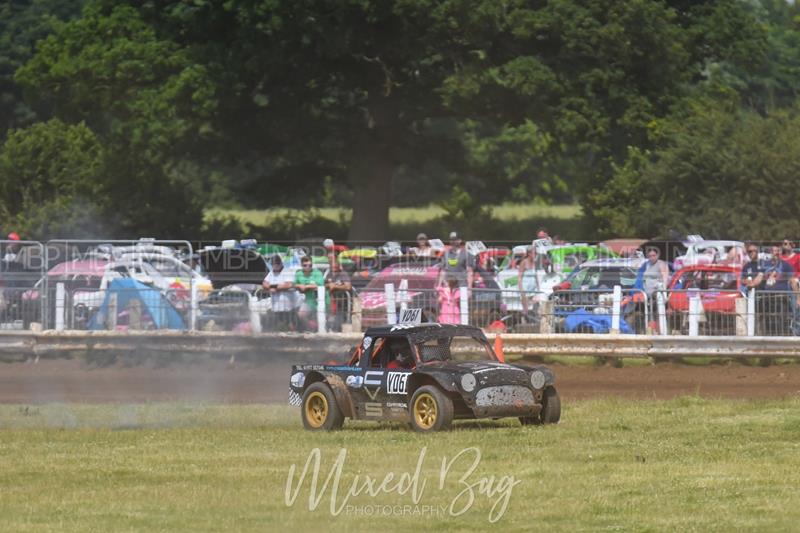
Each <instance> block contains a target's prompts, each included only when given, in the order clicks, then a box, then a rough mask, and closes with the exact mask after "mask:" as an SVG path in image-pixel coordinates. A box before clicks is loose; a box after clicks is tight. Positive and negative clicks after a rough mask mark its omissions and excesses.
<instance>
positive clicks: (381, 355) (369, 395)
mask: <svg viewBox="0 0 800 533" xmlns="http://www.w3.org/2000/svg"><path fill="white" fill-rule="evenodd" d="M501 358H502V357H501ZM501 358H498V356H497V355H496V354H495V353H494V351H493V350H492V347H491V346H490V344H489V342H488V341H487V339H486V336H485V335H484V334H483V331H481V330H480V329H479V328H476V327H472V326H457V325H449V324H448V325H446V324H431V323H427V324H418V325H412V324H398V325H393V326H380V327H374V328H370V329H368V330H367V331H366V333H365V334H364V338H363V340H362V342H361V344H360V345H359V346H357V347H356V348H355V349H354V350H353V353H352V356H351V358H350V360H349V362H348V363H347V364H343V365H321V364H304V365H295V366H293V367H292V375H291V380H290V386H291V390H290V393H289V403H291V404H292V405H299V406H300V407H301V416H302V419H303V425H304V426H305V428H306V429H310V430H332V429H338V428H340V427H341V426H342V424H343V423H344V419H345V418H346V417H349V418H353V419H360V420H396V421H403V422H410V423H411V425H412V427H413V428H414V429H415V430H417V431H422V432H427V431H438V430H443V429H447V428H448V427H450V424H451V422H452V421H453V419H456V418H459V419H464V418H502V417H511V416H513V417H519V419H520V421H521V422H522V424H554V423H556V422H558V420H559V418H560V417H561V403H560V400H559V397H558V393H557V392H556V389H555V386H554V383H555V378H554V375H553V372H552V371H551V370H550V369H549V368H547V367H544V366H539V365H535V366H525V365H512V364H507V363H504V362H503V361H502V360H501Z"/></svg>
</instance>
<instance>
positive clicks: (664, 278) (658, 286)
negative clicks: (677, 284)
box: [633, 246, 669, 330]
mask: <svg viewBox="0 0 800 533" xmlns="http://www.w3.org/2000/svg"><path fill="white" fill-rule="evenodd" d="M645 255H646V257H647V261H645V262H644V263H643V264H642V266H640V267H639V271H638V272H637V274H636V282H635V283H634V284H633V288H634V289H639V290H641V291H644V293H645V294H646V295H647V300H648V305H649V308H650V324H648V325H647V326H648V328H650V329H652V330H655V329H656V328H657V322H656V320H657V310H658V305H657V304H656V298H655V295H656V291H659V290H664V289H666V288H667V286H668V284H669V266H667V263H666V261H664V260H662V259H659V256H660V255H661V252H660V251H659V250H658V248H655V247H652V246H651V247H648V248H647V250H646V254H645Z"/></svg>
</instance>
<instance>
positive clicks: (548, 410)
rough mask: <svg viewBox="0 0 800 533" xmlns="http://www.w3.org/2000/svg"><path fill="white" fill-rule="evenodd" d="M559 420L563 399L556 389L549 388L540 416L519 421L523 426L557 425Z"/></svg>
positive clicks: (522, 418) (546, 390) (543, 396)
mask: <svg viewBox="0 0 800 533" xmlns="http://www.w3.org/2000/svg"><path fill="white" fill-rule="evenodd" d="M559 420H561V398H559V396H558V392H557V391H556V389H555V387H547V388H546V389H545V390H544V394H543V395H542V410H541V411H540V412H539V416H522V417H520V419H519V421H520V422H521V423H522V425H523V426H528V425H535V426H538V425H541V424H557V423H558V421H559Z"/></svg>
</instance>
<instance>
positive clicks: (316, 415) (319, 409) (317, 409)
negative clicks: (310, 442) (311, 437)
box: [306, 391, 328, 429]
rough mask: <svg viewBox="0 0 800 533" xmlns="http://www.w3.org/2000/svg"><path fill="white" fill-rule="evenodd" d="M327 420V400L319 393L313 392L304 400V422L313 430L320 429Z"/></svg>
mask: <svg viewBox="0 0 800 533" xmlns="http://www.w3.org/2000/svg"><path fill="white" fill-rule="evenodd" d="M327 419H328V399H327V398H325V395H324V394H322V393H321V392H319V391H314V392H312V393H311V394H309V395H308V398H306V420H308V425H310V426H311V427H313V428H315V429H316V428H319V427H322V424H324V423H325V421H326V420H327Z"/></svg>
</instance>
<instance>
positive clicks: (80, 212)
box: [0, 0, 800, 240]
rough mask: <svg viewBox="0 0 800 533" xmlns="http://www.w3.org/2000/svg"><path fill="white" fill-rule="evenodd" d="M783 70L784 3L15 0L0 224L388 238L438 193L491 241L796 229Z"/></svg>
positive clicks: (87, 230) (448, 210)
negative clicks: (254, 217)
mask: <svg viewBox="0 0 800 533" xmlns="http://www.w3.org/2000/svg"><path fill="white" fill-rule="evenodd" d="M799 88H800V9H798V7H797V6H796V5H795V4H794V2H788V1H786V0H761V1H759V0H748V1H743V0H742V1H740V0H717V1H692V0H687V1H651V0H596V1H592V2H584V1H572V0H553V1H521V0H471V1H467V0H460V1H456V0H442V1H429V0H382V1H378V0H342V1H339V2H328V1H321V0H319V1H317V0H226V1H222V0H218V1H213V0H184V1H174V0H173V1H166V0H163V1H156V0H146V1H140V0H135V1H134V0H132V1H124V0H114V1H111V0H8V1H6V2H3V3H2V4H0V142H1V143H2V144H0V225H2V227H3V228H7V230H8V231H10V230H14V231H17V232H19V233H20V234H22V235H23V237H25V238H31V239H46V238H50V237H100V236H103V237H111V236H115V237H137V236H143V235H153V236H159V237H165V238H167V237H171V238H178V237H181V238H190V239H194V238H205V239H213V238H221V237H236V236H241V235H250V236H254V237H258V238H261V239H274V240H284V239H292V238H297V237H300V236H308V235H325V236H334V237H336V238H339V239H351V240H382V239H385V238H389V237H393V238H413V235H412V233H413V232H415V231H416V230H418V229H426V228H423V227H422V226H423V224H418V225H415V224H413V223H411V224H405V225H403V226H402V227H391V226H390V224H389V217H388V209H389V206H390V205H394V206H411V205H427V204H438V205H440V206H441V207H443V211H444V214H443V215H441V216H440V217H439V218H437V219H436V220H435V221H432V222H431V221H428V222H427V223H426V224H425V225H426V226H427V228H428V229H429V228H431V227H432V228H433V230H432V231H441V232H444V231H445V230H446V229H449V228H454V229H459V230H461V231H462V232H468V233H470V234H471V236H474V237H478V238H480V237H483V238H487V239H490V238H498V239H499V238H506V239H512V240H513V239H519V240H522V239H527V238H530V235H531V234H532V233H533V232H534V230H535V228H534V227H531V226H530V224H533V223H534V222H536V223H541V224H544V225H547V224H548V222H549V223H550V224H551V225H552V224H555V225H559V224H561V225H562V227H561V229H562V233H564V234H565V235H564V236H566V237H571V238H583V239H594V238H605V237H612V236H619V237H623V236H641V237H667V236H670V235H673V234H676V233H685V232H699V233H703V234H704V235H705V236H707V237H720V238H722V237H736V238H742V239H744V238H756V239H779V238H782V237H783V236H784V235H789V236H800V216H798V214H799V212H800V107H799V106H798V90H799ZM503 202H515V203H519V204H525V205H542V204H571V203H579V204H580V205H581V207H582V212H583V215H582V217H581V218H579V219H575V220H570V221H567V222H563V221H548V220H544V219H542V220H538V221H529V223H526V221H516V222H514V223H508V222H506V221H502V220H499V219H498V217H497V216H496V214H495V213H493V212H492V210H491V209H489V208H487V206H488V205H492V204H499V203H503ZM275 206H283V207H291V208H296V209H297V210H296V211H294V212H293V214H292V215H291V216H287V217H285V218H284V219H282V220H279V221H278V222H273V223H271V224H269V225H264V226H258V225H253V224H249V225H248V224H245V223H243V222H241V221H240V220H238V219H235V218H233V217H229V216H225V214H224V213H225V210H227V209H235V208H247V209H263V208H270V207H275ZM327 206H351V207H352V208H353V211H352V216H351V217H349V216H348V217H343V218H341V219H340V220H338V221H331V220H328V219H324V218H322V217H320V216H319V214H318V212H317V211H316V210H315V209H314V208H319V207H327ZM212 207H213V208H215V210H214V213H216V215H214V216H208V211H209V208H212ZM220 213H222V214H220ZM248 226H249V227H248ZM495 235H502V236H503V237H494V236H495Z"/></svg>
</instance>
